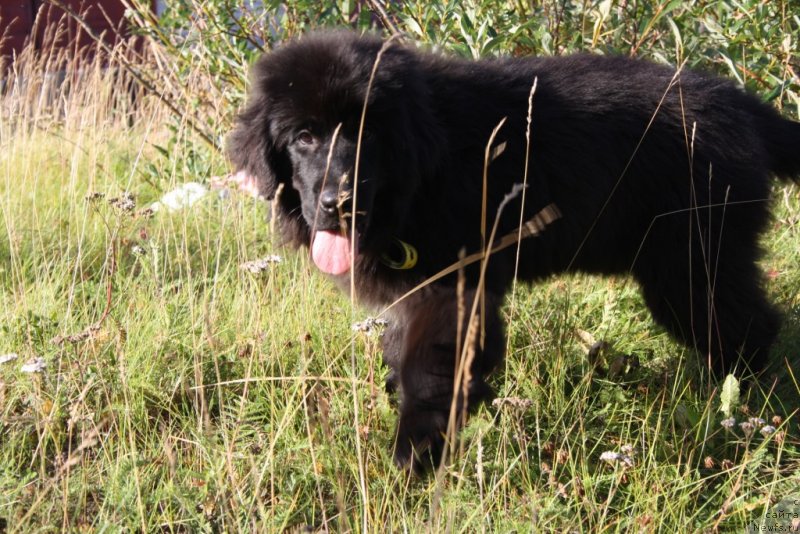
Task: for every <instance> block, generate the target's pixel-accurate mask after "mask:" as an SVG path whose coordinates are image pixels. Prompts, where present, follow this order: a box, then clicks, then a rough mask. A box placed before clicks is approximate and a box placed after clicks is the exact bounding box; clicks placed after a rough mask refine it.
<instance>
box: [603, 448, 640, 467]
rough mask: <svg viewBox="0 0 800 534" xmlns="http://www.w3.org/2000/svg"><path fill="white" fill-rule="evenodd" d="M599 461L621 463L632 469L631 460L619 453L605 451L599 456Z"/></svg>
mask: <svg viewBox="0 0 800 534" xmlns="http://www.w3.org/2000/svg"><path fill="white" fill-rule="evenodd" d="M600 460H601V461H603V462H608V463H610V464H613V463H621V464H624V465H625V466H627V467H633V458H631V457H630V456H628V455H627V454H623V453H621V452H614V451H605V452H604V453H602V454H601V455H600Z"/></svg>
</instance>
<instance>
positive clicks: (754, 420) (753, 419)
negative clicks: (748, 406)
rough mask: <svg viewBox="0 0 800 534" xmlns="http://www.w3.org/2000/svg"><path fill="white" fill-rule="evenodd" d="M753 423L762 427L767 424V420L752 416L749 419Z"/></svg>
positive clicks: (757, 426)
mask: <svg viewBox="0 0 800 534" xmlns="http://www.w3.org/2000/svg"><path fill="white" fill-rule="evenodd" d="M747 421H748V422H749V423H750V424H751V425H753V426H754V427H755V428H761V427H762V426H764V425H766V424H767V422H766V421H764V420H763V419H761V418H760V417H751V418H750V419H748V420H747Z"/></svg>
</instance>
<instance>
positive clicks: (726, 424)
mask: <svg viewBox="0 0 800 534" xmlns="http://www.w3.org/2000/svg"><path fill="white" fill-rule="evenodd" d="M719 424H720V425H722V428H724V429H726V430H730V429H731V428H733V427H734V426H736V419H735V418H734V417H728V418H727V419H723V420H722V421H720V423H719Z"/></svg>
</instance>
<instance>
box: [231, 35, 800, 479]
mask: <svg viewBox="0 0 800 534" xmlns="http://www.w3.org/2000/svg"><path fill="white" fill-rule="evenodd" d="M381 46H382V41H381V40H380V39H378V38H375V37H369V36H362V37H359V36H356V35H354V34H351V33H346V32H333V33H318V34H310V35H307V36H305V37H303V38H301V39H299V40H297V41H295V42H290V43H288V44H285V45H283V46H282V47H280V48H279V49H277V50H275V51H273V52H271V53H269V54H267V55H265V56H264V57H263V58H261V59H260V60H259V61H258V63H257V64H256V65H255V67H254V74H253V78H252V82H253V83H252V89H251V92H250V96H249V99H248V102H247V105H246V107H245V109H244V110H243V111H242V113H241V114H240V116H239V118H238V123H237V126H236V129H235V130H234V131H233V133H232V134H231V137H230V140H229V147H228V148H229V154H230V157H231V159H232V161H233V163H234V164H235V165H236V166H237V168H238V169H244V170H246V171H247V172H249V173H250V174H252V175H253V176H255V177H256V178H257V179H258V181H259V185H260V188H261V190H262V192H263V193H265V194H266V195H267V196H268V197H272V196H273V195H274V194H275V192H276V188H277V187H278V185H279V184H283V190H282V194H281V195H280V196H279V198H278V199H277V209H278V211H279V213H278V215H279V216H280V220H281V223H282V229H283V232H284V235H285V237H286V238H287V240H289V241H290V242H292V243H294V244H295V245H298V246H301V245H309V244H310V240H311V238H312V228H315V229H323V230H335V229H338V228H341V227H342V225H343V224H345V225H346V223H347V222H349V221H352V218H351V217H348V215H349V213H345V218H344V219H342V217H341V215H342V213H341V211H342V210H343V211H345V212H352V211H353V206H352V198H349V200H347V201H345V202H343V203H342V204H341V205H340V208H341V209H339V210H335V209H329V210H323V209H319V207H318V200H319V197H320V195H328V196H330V195H341V196H343V197H351V196H352V188H353V184H352V182H353V176H354V166H355V154H356V147H357V140H358V127H359V121H360V119H361V115H362V106H363V104H364V99H365V97H366V95H367V87H368V81H369V79H370V73H371V71H372V69H373V65H374V63H375V59H376V55H377V54H378V51H379V49H381ZM534 80H537V87H536V91H535V95H534V97H533V113H532V126H531V142H530V143H531V144H530V147H531V148H530V153H529V154H530V168H529V172H528V177H527V181H528V184H529V188H528V190H527V192H526V201H525V206H524V218H525V219H527V218H529V217H531V216H532V215H533V214H535V213H537V212H538V211H539V210H540V209H541V208H542V207H544V206H546V205H548V204H550V203H554V204H555V205H556V206H557V207H558V208H559V210H560V211H561V213H562V217H561V218H560V219H559V220H557V221H556V222H554V223H553V224H551V225H550V226H549V227H548V228H547V229H546V230H545V231H544V232H543V233H542V235H540V236H539V237H536V238H531V239H526V240H524V241H523V242H522V244H521V250H520V262H519V277H520V278H521V279H524V280H537V279H541V278H543V277H547V276H549V275H551V274H554V273H559V272H565V271H583V272H589V273H606V274H610V273H631V274H632V275H633V276H634V277H635V279H636V280H637V281H638V283H639V284H640V286H641V288H642V292H643V294H644V297H645V299H646V302H647V305H648V307H649V308H650V310H651V312H652V314H653V317H654V318H655V320H656V321H657V322H658V323H659V324H661V325H662V326H663V327H664V328H666V329H667V330H668V331H669V332H671V333H672V334H673V335H674V336H675V337H677V338H679V339H681V340H683V341H685V342H686V343H688V344H690V345H693V346H695V347H697V349H698V351H699V352H700V353H701V354H702V355H703V356H704V357H706V356H707V357H708V358H710V361H711V363H712V366H713V369H714V370H715V371H716V372H717V373H719V374H722V373H727V372H729V371H730V370H731V369H733V368H734V367H736V366H737V365H740V364H746V365H747V366H749V367H750V368H751V369H752V370H754V371H761V370H763V368H764V367H765V365H766V363H767V352H768V349H769V347H770V345H771V344H772V342H773V340H774V338H775V336H776V332H777V330H778V326H779V317H778V314H777V313H776V311H775V310H774V309H773V307H772V305H771V304H770V303H769V302H768V301H767V299H766V297H765V294H764V291H763V289H762V273H761V272H760V271H759V269H758V267H757V266H756V261H757V260H758V258H759V256H760V250H759V245H758V239H759V235H760V234H761V232H762V231H763V230H764V228H765V226H766V225H767V224H768V222H769V220H770V219H769V212H768V201H767V200H768V198H769V196H770V180H769V178H770V175H778V176H781V177H785V178H791V177H795V176H797V175H798V173H800V123H797V122H791V121H787V120H784V119H782V118H781V117H780V115H779V114H778V113H777V112H776V111H775V110H773V109H772V108H770V107H769V106H767V105H765V104H763V103H762V102H760V101H759V100H758V99H757V98H755V97H753V96H749V95H747V94H745V93H744V92H743V91H741V90H740V89H739V88H738V87H736V86H734V84H732V83H731V82H729V81H727V80H723V79H719V78H715V77H709V76H706V75H702V74H698V73H695V72H690V71H686V70H684V71H683V72H681V73H679V74H677V75H676V73H675V71H674V70H673V69H671V68H668V67H665V66H660V65H655V64H652V63H648V62H645V61H640V60H635V59H628V58H623V57H601V56H594V55H576V56H571V57H560V58H517V59H489V60H484V61H477V62H474V61H466V60H462V59H456V58H452V57H447V56H443V55H439V54H431V53H425V52H421V51H418V50H416V49H415V48H413V47H410V46H405V45H402V44H399V43H392V44H391V45H390V46H389V47H388V48H387V49H386V51H385V53H384V54H383V56H382V59H381V61H380V64H379V66H378V69H377V74H376V77H375V81H374V85H373V87H372V90H371V92H370V93H369V102H368V106H367V111H366V126H365V131H364V137H363V141H362V146H361V158H360V168H359V174H358V180H359V184H358V193H357V199H356V200H357V206H356V207H355V212H356V214H357V215H356V229H357V230H358V235H359V236H360V237H359V239H358V243H357V244H354V246H357V250H358V253H357V254H356V257H355V263H354V271H352V272H353V273H354V276H355V278H356V289H357V298H358V300H359V301H360V302H366V303H368V304H370V305H372V306H376V307H378V308H380V307H381V306H385V305H387V304H389V303H391V302H393V301H394V300H395V299H397V298H398V297H399V296H400V295H402V294H403V293H404V292H406V291H407V290H408V289H410V288H411V287H413V286H414V285H416V284H417V283H419V282H421V281H423V280H425V279H426V278H428V277H430V276H432V275H434V274H436V273H437V272H439V271H440V270H442V269H443V268H445V267H447V266H449V265H451V264H452V263H454V262H455V261H457V259H458V254H459V251H460V250H461V249H465V250H466V251H467V253H471V252H475V251H478V250H480V247H481V209H482V208H481V206H482V194H483V192H482V187H483V185H482V184H483V179H482V176H483V170H484V153H485V148H486V144H487V142H488V140H489V136H490V134H491V132H492V130H493V129H494V128H495V127H496V126H497V125H498V123H499V122H500V121H501V120H502V119H504V118H505V119H506V122H505V124H504V125H503V126H502V128H501V129H500V130H499V133H498V135H497V139H496V141H495V143H494V146H500V145H504V147H505V149H504V151H502V152H501V153H499V155H498V156H497V157H496V158H495V159H494V160H493V161H492V162H491V164H490V166H489V170H488V190H487V197H486V203H487V207H488V217H487V219H488V225H489V226H490V227H491V223H492V221H494V219H495V214H496V210H497V207H498V204H499V203H500V201H501V200H502V198H503V197H504V195H506V193H508V192H509V191H510V189H511V188H512V186H513V184H515V183H520V182H523V179H524V176H523V170H524V166H525V151H526V129H527V115H528V96H529V93H530V91H531V87H532V84H533V83H534ZM340 124H341V128H340V130H339V132H338V137H337V142H336V143H335V146H334V147H333V149H332V151H331V140H332V136H333V133H334V130H335V129H336V128H337V126H338V125H340ZM329 152H330V153H331V154H332V157H331V158H330V163H329V168H328V172H327V175H326V167H328V154H329ZM326 176H327V177H328V178H327V182H326V183H324V184H323V179H324V177H326ZM343 176H345V178H344V179H342V177H343ZM520 209H522V206H521V199H520V198H519V197H518V198H517V199H516V200H515V201H513V202H512V203H511V204H510V205H509V206H508V207H507V209H506V210H505V211H504V212H503V213H502V216H501V219H500V226H499V232H498V235H504V234H506V233H509V232H512V231H514V230H515V229H516V228H517V225H518V223H519V220H520ZM395 239H400V240H402V241H405V242H407V243H409V244H411V245H413V246H414V247H416V249H417V250H418V252H419V262H418V264H417V265H416V266H415V267H414V268H413V269H409V270H395V269H392V268H390V267H388V266H387V265H385V262H382V261H381V257H382V255H384V254H385V253H387V252H388V251H390V250H391V249H392V247H393V246H396V245H394V243H395V241H394V240H395ZM515 252H516V247H511V248H509V249H507V250H505V251H503V252H501V253H498V254H495V255H493V256H492V257H491V259H490V261H489V263H488V271H487V274H486V289H485V303H484V305H483V306H481V307H480V308H479V310H483V313H484V315H485V317H483V321H482V322H483V325H484V334H483V335H482V336H478V337H477V339H476V338H473V339H474V341H472V343H473V344H474V347H472V349H474V351H475V359H474V364H473V367H472V369H471V377H472V380H471V383H470V384H469V388H468V391H469V398H468V399H466V401H467V403H468V404H469V405H470V406H474V405H475V403H476V402H478V401H479V400H481V399H483V398H485V397H487V396H488V395H489V394H490V390H489V388H488V386H487V385H486V383H485V381H484V379H485V377H486V376H487V374H488V373H490V372H491V371H492V369H493V368H495V367H496V366H497V364H498V363H499V362H500V361H501V359H502V355H503V351H504V345H505V341H504V335H503V326H502V322H501V319H500V317H499V313H498V306H499V305H500V304H501V302H502V296H503V294H504V293H505V292H506V290H507V289H508V288H509V285H510V283H511V282H512V277H513V273H514V265H515ZM478 275H479V269H478V266H477V264H475V265H473V266H471V267H470V268H468V269H467V271H466V295H465V298H464V301H465V302H466V305H467V307H469V305H470V304H471V302H472V298H473V297H474V295H475V292H476V287H477V283H478V282H477V280H478ZM336 278H339V280H338V281H339V282H340V283H341V284H342V285H343V287H349V275H341V276H338V277H336ZM456 286H457V284H456V276H455V275H451V276H449V277H446V278H444V279H442V280H440V281H438V282H436V283H434V284H432V285H431V286H429V287H427V288H425V289H424V290H422V291H419V292H418V293H416V294H414V295H413V296H411V297H410V298H408V299H406V300H404V301H403V302H401V303H400V304H398V305H397V306H395V307H394V308H393V309H392V310H391V312H390V323H391V324H390V327H389V331H388V332H387V333H386V335H385V343H384V359H385V361H386V362H387V363H388V365H389V366H391V368H392V373H391V376H392V379H391V384H390V386H392V385H394V386H397V385H399V386H400V394H401V403H400V412H401V413H400V422H399V425H398V433H397V443H396V448H395V458H396V460H397V462H398V463H399V464H402V465H409V464H413V465H416V466H420V465H422V463H424V462H425V458H428V459H430V458H433V459H436V458H438V454H439V452H440V451H441V449H442V446H443V443H444V441H443V436H442V434H443V432H444V430H445V425H446V422H447V418H448V413H449V411H450V406H451V401H452V397H453V372H454V366H455V361H456V355H455V353H456V347H457V346H458V345H459V343H458V341H459V340H457V339H456V338H457V334H456V332H457V331H459V328H458V327H459V325H457V317H459V313H458V306H457V297H456ZM460 326H461V328H460V331H461V332H462V340H460V341H461V342H462V343H463V342H464V339H463V337H464V336H463V332H464V331H466V324H462V325H460ZM742 368H743V366H741V365H740V366H739V367H738V369H739V370H741V369H742ZM464 400H465V399H463V398H459V399H458V402H459V403H462V402H464Z"/></svg>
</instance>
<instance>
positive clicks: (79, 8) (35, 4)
mask: <svg viewBox="0 0 800 534" xmlns="http://www.w3.org/2000/svg"><path fill="white" fill-rule="evenodd" d="M60 2H61V3H63V4H64V5H66V6H68V7H69V8H70V9H72V10H74V11H75V12H76V13H79V14H80V15H81V17H82V18H83V19H84V20H85V21H86V22H87V23H88V25H89V26H90V27H91V29H92V31H93V32H94V33H96V34H102V35H103V37H104V40H105V41H106V42H108V43H110V44H113V43H115V42H116V41H117V40H118V39H120V38H124V37H126V36H127V35H128V30H129V28H128V25H127V22H126V20H125V5H124V4H123V2H122V0H60ZM153 5H154V7H155V1H154V2H153ZM93 42H94V40H93V39H92V37H91V36H90V35H89V34H88V33H87V32H86V31H85V30H84V29H83V28H82V27H81V26H80V25H79V24H78V23H77V22H76V21H75V20H74V19H73V18H72V17H70V16H69V15H68V14H67V13H66V12H64V11H63V10H62V9H59V8H58V7H56V6H55V5H54V4H53V3H51V2H50V1H49V0H0V57H3V56H5V59H6V60H8V59H9V58H10V57H13V56H14V55H15V54H19V52H20V51H21V50H22V48H23V47H24V46H25V45H26V44H28V43H31V44H32V45H33V46H34V47H35V48H36V49H37V50H41V51H51V50H52V51H54V52H59V51H61V50H67V49H68V50H71V51H76V52H77V51H80V50H81V49H82V48H84V47H86V46H88V45H91V44H92V43H93Z"/></svg>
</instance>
